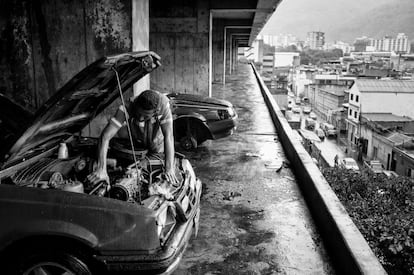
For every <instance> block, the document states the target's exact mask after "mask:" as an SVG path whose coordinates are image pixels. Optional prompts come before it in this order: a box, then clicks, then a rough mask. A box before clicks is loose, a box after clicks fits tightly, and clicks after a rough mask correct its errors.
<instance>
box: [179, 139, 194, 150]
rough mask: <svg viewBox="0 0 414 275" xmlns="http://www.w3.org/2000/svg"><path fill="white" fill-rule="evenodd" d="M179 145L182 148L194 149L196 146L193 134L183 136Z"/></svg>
mask: <svg viewBox="0 0 414 275" xmlns="http://www.w3.org/2000/svg"><path fill="white" fill-rule="evenodd" d="M180 146H181V148H183V149H184V150H187V151H189V150H194V149H196V148H197V140H196V139H195V138H194V137H193V136H185V137H182V138H181V139H180Z"/></svg>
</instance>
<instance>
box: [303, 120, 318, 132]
mask: <svg viewBox="0 0 414 275" xmlns="http://www.w3.org/2000/svg"><path fill="white" fill-rule="evenodd" d="M315 125H316V121H315V120H313V119H311V118H309V117H307V118H306V119H305V128H306V129H308V130H313V129H315Z"/></svg>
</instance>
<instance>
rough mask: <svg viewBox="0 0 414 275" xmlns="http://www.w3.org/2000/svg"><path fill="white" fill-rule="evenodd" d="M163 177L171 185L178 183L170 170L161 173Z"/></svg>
mask: <svg viewBox="0 0 414 275" xmlns="http://www.w3.org/2000/svg"><path fill="white" fill-rule="evenodd" d="M163 176H164V177H165V179H166V180H167V181H168V182H169V183H171V184H172V185H176V184H177V183H178V180H177V177H176V176H175V173H174V170H172V169H170V170H166V171H165V172H164V173H163Z"/></svg>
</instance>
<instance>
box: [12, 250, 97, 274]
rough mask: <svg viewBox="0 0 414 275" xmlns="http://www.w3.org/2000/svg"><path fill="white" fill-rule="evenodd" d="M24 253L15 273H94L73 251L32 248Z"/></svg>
mask: <svg viewBox="0 0 414 275" xmlns="http://www.w3.org/2000/svg"><path fill="white" fill-rule="evenodd" d="M24 254H25V255H24V257H21V258H20V259H19V260H20V261H19V262H18V263H17V264H16V265H15V268H16V270H15V273H13V274H23V275H32V274H74V275H92V274H93V273H92V271H91V269H90V268H89V267H88V265H87V264H86V261H84V260H82V259H81V258H80V257H79V256H75V255H74V254H72V253H71V252H65V251H55V250H38V251H36V250H32V251H31V252H25V253H24Z"/></svg>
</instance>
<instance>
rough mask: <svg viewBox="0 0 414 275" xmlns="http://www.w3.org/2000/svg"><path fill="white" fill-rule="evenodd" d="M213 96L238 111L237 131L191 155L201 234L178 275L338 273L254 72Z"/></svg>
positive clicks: (245, 71)
mask: <svg viewBox="0 0 414 275" xmlns="http://www.w3.org/2000/svg"><path fill="white" fill-rule="evenodd" d="M213 96H214V97H219V98H224V99H227V100H229V101H231V102H232V103H233V104H234V105H235V107H236V111H237V112H238V115H239V120H238V121H239V125H238V128H237V130H236V132H235V133H234V134H233V135H232V136H230V137H227V138H224V139H220V140H215V141H208V142H206V143H204V144H203V145H201V147H199V148H198V149H197V151H195V152H191V153H186V155H187V157H189V158H190V160H191V162H192V164H193V166H194V167H195V172H196V175H197V176H198V177H199V178H200V179H201V181H202V182H203V188H204V190H203V195H202V199H201V218H200V230H199V235H198V236H197V237H196V238H193V239H192V240H191V242H190V244H189V246H188V248H187V251H186V253H185V254H184V258H183V259H182V261H181V264H180V266H179V267H178V269H177V270H176V271H175V273H174V274H175V275H183V274H333V268H332V267H331V264H330V262H329V259H328V256H327V253H326V251H325V250H324V247H323V245H322V242H321V238H320V236H319V235H318V232H317V231H316V229H315V225H314V224H313V221H312V219H311V217H310V214H309V211H308V209H307V207H306V205H305V201H304V199H303V197H302V195H301V193H300V190H299V188H298V186H297V183H296V180H295V177H294V174H293V172H292V170H291V169H290V167H289V164H288V163H287V160H286V157H285V155H284V152H283V149H282V146H281V144H280V143H279V141H278V138H277V134H276V132H275V129H274V126H273V124H272V121H271V118H270V115H269V113H268V110H267V107H266V105H265V103H264V100H263V98H262V95H261V93H260V90H259V86H258V84H257V81H256V79H255V78H254V75H253V72H252V69H251V68H250V67H249V66H248V65H242V66H241V67H239V68H238V70H237V72H236V73H235V74H233V75H232V76H229V77H228V79H227V83H226V85H225V86H223V85H222V84H216V85H214V86H213ZM284 162H285V165H283V168H282V169H280V170H278V169H277V168H279V167H280V166H281V165H282V164H283V163H284Z"/></svg>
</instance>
